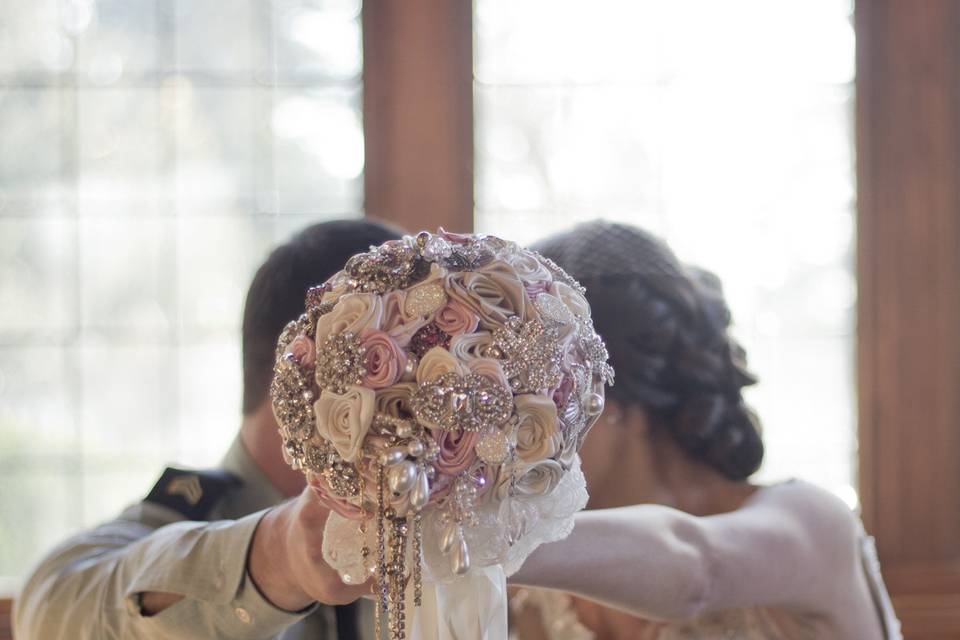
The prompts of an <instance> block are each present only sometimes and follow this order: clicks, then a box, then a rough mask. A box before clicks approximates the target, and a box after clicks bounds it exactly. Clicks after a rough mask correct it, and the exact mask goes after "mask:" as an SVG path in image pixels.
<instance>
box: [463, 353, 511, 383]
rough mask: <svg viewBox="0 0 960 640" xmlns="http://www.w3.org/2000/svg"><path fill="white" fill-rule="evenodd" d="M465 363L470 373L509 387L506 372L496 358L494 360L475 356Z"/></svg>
mask: <svg viewBox="0 0 960 640" xmlns="http://www.w3.org/2000/svg"><path fill="white" fill-rule="evenodd" d="M466 365H467V369H469V370H470V373H475V374H477V375H480V376H483V377H484V378H487V379H488V380H490V382H493V383H494V384H498V385H500V386H501V387H503V388H504V389H508V390H509V389H510V381H509V380H507V374H505V373H504V372H503V367H501V366H500V362H499V361H498V360H494V359H493V358H475V359H473V360H468V361H467V362H466Z"/></svg>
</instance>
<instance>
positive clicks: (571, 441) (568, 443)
mask: <svg viewBox="0 0 960 640" xmlns="http://www.w3.org/2000/svg"><path fill="white" fill-rule="evenodd" d="M580 440H581V438H580V437H578V436H576V435H574V434H570V437H568V438H567V439H566V440H565V441H564V443H563V448H562V449H560V453H559V454H557V457H556V460H557V462H559V463H560V465H561V466H562V467H563V468H564V470H569V469H571V468H572V467H573V462H574V460H576V458H577V453H578V452H579V451H580Z"/></svg>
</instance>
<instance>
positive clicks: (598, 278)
mask: <svg viewBox="0 0 960 640" xmlns="http://www.w3.org/2000/svg"><path fill="white" fill-rule="evenodd" d="M535 248H536V249H538V250H539V251H540V252H541V253H542V254H543V255H545V256H546V257H548V258H551V259H553V260H554V261H555V262H557V263H558V264H559V265H560V266H561V267H563V268H564V269H565V270H566V271H567V272H569V273H570V275H572V276H573V277H574V278H576V279H577V280H579V281H580V282H581V283H583V284H584V285H585V286H586V288H587V298H588V301H589V303H590V306H591V308H592V310H593V318H594V322H595V325H596V327H597V330H598V332H599V333H600V334H601V335H602V337H603V338H604V339H605V341H606V342H607V345H608V347H609V350H610V353H611V363H612V364H613V366H614V368H615V370H616V372H617V381H616V385H615V386H614V387H613V388H612V389H611V390H610V391H609V393H608V403H607V409H606V410H605V412H604V414H603V416H602V417H601V420H600V423H599V425H598V426H599V428H595V429H593V433H592V434H591V436H590V438H588V439H587V440H586V443H585V445H584V448H583V450H582V452H581V453H582V456H583V468H584V473H585V474H586V477H587V481H588V486H589V491H590V495H591V499H590V504H589V508H590V509H593V510H592V511H586V512H583V513H581V514H579V515H578V516H577V521H576V527H575V529H574V531H573V533H572V534H571V536H570V537H569V538H567V539H566V540H564V541H562V542H558V543H554V544H548V545H544V546H542V547H540V548H539V549H538V550H537V551H535V552H534V553H533V555H532V556H531V557H530V559H529V560H528V561H527V562H526V564H525V565H524V566H523V568H522V569H521V570H520V571H519V573H518V574H516V575H515V576H514V577H513V578H512V580H511V582H513V583H514V584H516V585H527V586H528V587H547V588H549V589H546V590H540V589H536V588H527V587H524V588H521V589H519V590H517V591H516V592H515V593H514V596H513V598H512V602H511V608H512V615H513V618H514V622H513V627H514V629H515V631H516V635H517V636H518V637H519V638H520V639H521V640H540V639H545V640H581V639H582V640H587V639H591V638H610V639H616V640H619V639H627V638H629V639H657V640H670V639H677V638H739V639H753V638H777V639H780V638H787V639H796V638H804V639H805V638H856V639H865V638H884V639H890V638H899V637H900V632H899V624H898V623H897V620H896V618H895V616H894V614H893V611H892V608H891V606H890V601H889V598H888V596H887V593H886V590H885V588H884V586H883V583H882V581H881V579H880V575H879V567H878V565H877V561H876V556H875V553H874V552H873V547H872V540H871V539H870V538H868V537H867V536H866V535H865V534H864V532H863V529H862V526H861V525H860V522H859V520H858V519H857V518H856V516H855V515H854V514H852V513H851V512H850V511H849V510H848V509H847V508H846V507H845V505H844V504H843V503H841V502H840V501H839V500H837V499H836V498H834V497H833V496H831V495H830V494H828V493H826V492H824V491H822V490H820V489H817V488H815V487H814V486H812V485H810V484H807V483H805V482H801V481H791V482H785V483H781V484H775V485H770V486H758V485H755V484H752V483H751V482H750V481H749V478H750V476H751V474H753V473H754V472H755V471H756V470H757V469H758V467H759V466H760V463H761V460H762V458H763V443H762V440H761V437H760V424H759V421H758V419H757V417H756V416H755V415H754V413H753V412H752V411H751V410H750V409H749V407H747V406H746V405H745V404H744V402H743V398H742V396H741V389H742V388H743V387H744V386H747V385H750V384H753V383H754V382H755V380H754V378H753V377H752V376H751V374H750V373H749V372H748V371H747V369H746V363H745V354H744V352H743V350H742V349H741V348H740V346H739V345H738V344H737V343H736V342H735V341H734V340H733V339H732V338H731V337H730V335H729V334H728V331H727V329H728V324H729V322H730V315H729V312H728V310H727V308H726V305H725V303H724V300H723V297H722V293H721V290H720V285H719V282H718V280H717V279H716V278H715V277H713V276H712V275H710V274H708V273H706V272H701V271H696V270H691V269H687V268H684V267H683V266H681V264H680V263H679V262H678V261H677V259H676V258H675V257H674V255H673V253H672V252H671V251H670V249H669V248H668V247H667V246H666V245H664V244H663V243H662V242H661V241H659V240H657V239H656V238H654V237H652V236H650V235H649V234H647V233H645V232H643V231H641V230H639V229H636V228H633V227H629V226H623V225H616V224H609V223H603V222H593V223H588V224H585V225H581V226H579V227H577V228H576V229H574V230H572V231H570V232H567V233H564V234H560V235H557V236H554V237H552V238H549V239H548V240H546V241H544V242H542V243H541V244H540V246H539V247H535ZM800 400H801V401H802V399H800ZM564 592H566V593H564ZM568 594H569V595H568Z"/></svg>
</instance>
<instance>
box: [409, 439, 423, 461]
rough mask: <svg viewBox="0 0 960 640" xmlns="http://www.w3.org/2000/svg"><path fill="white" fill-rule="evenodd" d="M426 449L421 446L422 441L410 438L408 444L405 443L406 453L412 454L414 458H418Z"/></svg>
mask: <svg viewBox="0 0 960 640" xmlns="http://www.w3.org/2000/svg"><path fill="white" fill-rule="evenodd" d="M425 451H426V447H424V446H423V443H422V442H420V441H419V440H412V441H411V442H410V444H408V445H407V453H409V454H410V455H412V456H413V457H414V458H419V457H420V456H422V455H423V453H424V452H425Z"/></svg>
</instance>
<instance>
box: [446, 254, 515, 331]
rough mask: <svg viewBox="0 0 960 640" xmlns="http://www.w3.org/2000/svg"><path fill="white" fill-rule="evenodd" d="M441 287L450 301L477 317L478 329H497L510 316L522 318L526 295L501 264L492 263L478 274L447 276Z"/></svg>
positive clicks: (506, 268) (467, 273) (457, 273)
mask: <svg viewBox="0 0 960 640" xmlns="http://www.w3.org/2000/svg"><path fill="white" fill-rule="evenodd" d="M445 286H446V289H447V293H448V294H449V295H450V297H451V298H453V299H455V300H457V301H459V302H461V303H463V304H464V305H466V306H467V307H469V308H470V309H471V310H472V311H473V312H474V313H476V314H477V315H478V316H479V318H480V324H481V325H482V326H485V327H491V326H500V325H502V324H504V323H505V322H506V321H507V319H508V318H510V317H511V316H520V317H521V318H524V317H525V316H526V305H527V292H526V291H524V289H523V283H522V282H520V280H519V279H518V278H517V276H516V274H515V273H514V271H513V269H512V268H510V266H509V265H507V264H505V263H503V262H500V261H494V262H492V263H490V264H489V265H486V266H485V267H483V268H482V269H481V270H479V271H457V272H455V273H451V274H450V275H448V276H447V279H446V284H445Z"/></svg>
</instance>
